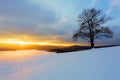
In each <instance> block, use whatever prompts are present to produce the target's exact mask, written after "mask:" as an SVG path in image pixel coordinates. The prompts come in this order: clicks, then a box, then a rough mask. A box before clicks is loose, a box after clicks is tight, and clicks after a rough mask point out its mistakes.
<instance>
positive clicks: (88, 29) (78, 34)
mask: <svg viewBox="0 0 120 80" xmlns="http://www.w3.org/2000/svg"><path fill="white" fill-rule="evenodd" d="M109 20H111V18H110V17H106V16H105V15H104V14H103V13H102V11H101V10H97V9H95V8H92V9H85V10H83V12H82V13H81V14H80V15H79V19H78V23H79V26H80V27H79V29H78V30H77V31H75V33H74V34H73V37H72V38H73V39H74V40H75V41H76V40H77V39H78V38H84V39H86V38H89V41H90V43H91V47H92V48H93V47H94V41H95V39H99V38H101V37H107V38H112V37H113V32H112V31H111V30H110V29H109V28H108V27H102V24H104V23H105V22H107V21H109Z"/></svg>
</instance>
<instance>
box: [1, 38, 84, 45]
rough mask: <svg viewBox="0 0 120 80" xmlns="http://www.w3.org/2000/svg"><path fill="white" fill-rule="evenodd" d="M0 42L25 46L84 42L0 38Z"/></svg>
mask: <svg viewBox="0 0 120 80" xmlns="http://www.w3.org/2000/svg"><path fill="white" fill-rule="evenodd" d="M0 43H3V44H15V45H19V46H25V45H51V46H73V45H85V44H78V43H62V42H59V43H57V42H51V41H46V42H43V41H37V42H36V41H30V40H29V41H26V40H22V39H2V40H0Z"/></svg>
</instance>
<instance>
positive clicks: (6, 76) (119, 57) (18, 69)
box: [0, 46, 120, 80]
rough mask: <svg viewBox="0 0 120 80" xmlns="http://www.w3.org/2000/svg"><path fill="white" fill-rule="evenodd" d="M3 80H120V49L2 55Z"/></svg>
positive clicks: (0, 57) (0, 66)
mask: <svg viewBox="0 0 120 80" xmlns="http://www.w3.org/2000/svg"><path fill="white" fill-rule="evenodd" d="M0 80H120V47H119V46H118V47H111V48H101V49H91V50H86V51H78V52H70V53H62V54H56V53H50V52H46V51H37V50H31V51H30V50H29V51H3V52H2V51H1V52H0Z"/></svg>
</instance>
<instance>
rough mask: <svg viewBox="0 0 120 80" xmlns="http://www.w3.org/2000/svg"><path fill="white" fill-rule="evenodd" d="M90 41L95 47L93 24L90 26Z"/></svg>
mask: <svg viewBox="0 0 120 80" xmlns="http://www.w3.org/2000/svg"><path fill="white" fill-rule="evenodd" d="M90 43H91V48H94V32H93V26H91V27H90Z"/></svg>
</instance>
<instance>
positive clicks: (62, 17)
mask: <svg viewBox="0 0 120 80" xmlns="http://www.w3.org/2000/svg"><path fill="white" fill-rule="evenodd" d="M93 7H95V8H97V9H102V10H103V12H104V13H105V14H106V15H108V16H112V17H113V18H115V19H113V20H112V21H110V22H108V23H107V24H106V26H110V27H113V26H117V27H119V26H120V0H0V40H8V39H11V40H12V39H14V40H23V41H29V42H31V41H34V42H51V43H74V42H73V40H72V34H73V31H74V30H76V29H77V28H78V25H77V22H76V20H77V19H78V15H79V14H80V13H81V11H82V10H84V9H86V8H93ZM14 40H13V41H14ZM81 42H83V40H81Z"/></svg>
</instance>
